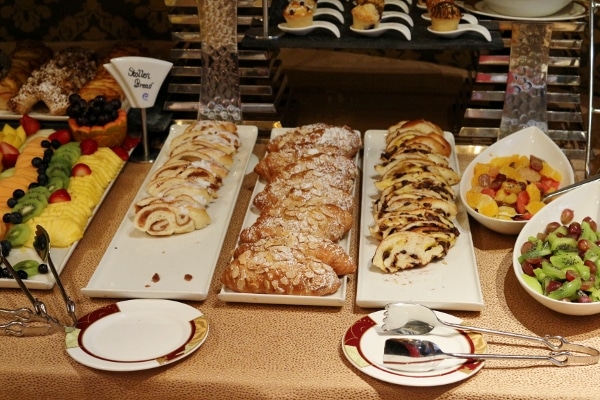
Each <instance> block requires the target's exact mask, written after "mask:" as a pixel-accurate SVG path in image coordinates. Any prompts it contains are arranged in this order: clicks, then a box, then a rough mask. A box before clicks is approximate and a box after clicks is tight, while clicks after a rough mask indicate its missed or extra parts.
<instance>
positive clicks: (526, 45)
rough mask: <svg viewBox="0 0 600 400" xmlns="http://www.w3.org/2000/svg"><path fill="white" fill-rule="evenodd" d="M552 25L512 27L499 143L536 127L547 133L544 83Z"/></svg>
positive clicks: (531, 24) (545, 88)
mask: <svg viewBox="0 0 600 400" xmlns="http://www.w3.org/2000/svg"><path fill="white" fill-rule="evenodd" d="M552 27H553V25H552V24H551V23H550V24H547V23H540V24H536V23H513V26H512V37H511V46H510V61H509V68H508V79H507V83H506V94H505V97H504V109H503V111H502V120H501V121H500V130H499V134H498V139H502V138H503V137H505V136H507V135H509V134H511V133H513V132H516V131H518V130H521V129H523V128H527V127H529V126H537V127H538V128H540V129H541V130H542V131H544V132H548V116H547V109H548V107H547V106H548V104H547V92H548V90H547V79H548V58H549V52H550V40H551V39H552Z"/></svg>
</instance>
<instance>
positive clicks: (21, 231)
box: [5, 224, 31, 247]
mask: <svg viewBox="0 0 600 400" xmlns="http://www.w3.org/2000/svg"><path fill="white" fill-rule="evenodd" d="M29 236H31V228H30V227H29V225H27V224H17V225H13V226H11V227H10V229H9V230H8V232H7V233H6V238H5V239H6V240H8V241H9V242H10V244H11V245H12V247H20V246H23V245H24V244H25V243H26V242H27V240H28V239H29Z"/></svg>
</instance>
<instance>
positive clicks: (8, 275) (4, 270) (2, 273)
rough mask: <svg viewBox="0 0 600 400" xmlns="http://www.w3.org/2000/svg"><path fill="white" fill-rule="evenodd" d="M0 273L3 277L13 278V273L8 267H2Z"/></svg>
mask: <svg viewBox="0 0 600 400" xmlns="http://www.w3.org/2000/svg"><path fill="white" fill-rule="evenodd" d="M0 275H1V277H2V278H6V279H12V275H11V274H10V271H9V270H8V268H2V270H1V271H0Z"/></svg>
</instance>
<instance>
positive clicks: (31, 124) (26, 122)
mask: <svg viewBox="0 0 600 400" xmlns="http://www.w3.org/2000/svg"><path fill="white" fill-rule="evenodd" d="M19 123H20V124H21V126H22V127H23V129H24V130H25V134H26V135H27V136H31V135H33V134H34V133H36V132H37V131H39V130H40V122H39V121H38V120H37V119H35V118H32V117H30V116H29V115H27V114H25V115H23V116H22V117H21V119H20V120H19Z"/></svg>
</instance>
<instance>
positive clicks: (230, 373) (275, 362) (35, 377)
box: [0, 143, 600, 400]
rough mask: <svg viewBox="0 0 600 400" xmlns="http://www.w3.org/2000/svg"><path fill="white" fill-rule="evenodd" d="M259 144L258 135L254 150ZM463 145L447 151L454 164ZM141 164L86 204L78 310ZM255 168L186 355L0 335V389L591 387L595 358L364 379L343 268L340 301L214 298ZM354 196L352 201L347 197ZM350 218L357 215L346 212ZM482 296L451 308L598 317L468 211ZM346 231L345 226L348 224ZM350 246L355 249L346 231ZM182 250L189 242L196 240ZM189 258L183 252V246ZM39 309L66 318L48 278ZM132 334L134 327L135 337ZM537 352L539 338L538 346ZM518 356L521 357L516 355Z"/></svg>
mask: <svg viewBox="0 0 600 400" xmlns="http://www.w3.org/2000/svg"><path fill="white" fill-rule="evenodd" d="M263 153H264V144H262V143H259V144H257V145H256V147H255V154H256V155H257V156H259V157H260V156H261V155H262V154H263ZM471 157H472V156H471V155H469V154H467V153H459V159H460V163H461V168H464V167H465V166H466V164H467V163H468V162H469V161H470V159H471ZM150 167H151V165H150V164H136V163H128V164H127V165H126V167H125V168H124V170H123V172H122V174H121V175H120V177H119V178H118V179H117V181H116V183H115V185H114V186H113V188H112V190H111V192H110V193H109V195H108V196H107V198H106V200H105V201H104V203H103V204H102V206H101V208H100V209H99V210H98V212H97V214H96V216H95V217H94V219H93V221H92V223H91V225H90V226H89V228H88V230H87V232H86V234H85V237H84V238H83V239H82V240H81V241H80V243H79V245H78V246H77V248H76V250H75V251H74V253H73V255H72V257H71V259H70V261H69V262H68V264H67V266H66V268H65V270H64V271H63V274H62V281H63V283H64V285H65V286H66V288H67V291H68V292H69V293H70V294H71V296H72V297H73V298H74V300H75V302H76V303H77V307H78V308H77V313H78V315H79V316H82V315H84V314H86V313H88V312H91V311H93V310H95V309H97V308H99V307H101V306H104V305H107V304H109V303H112V302H114V299H98V298H92V299H90V298H87V297H85V296H83V295H82V294H81V292H80V289H81V288H82V287H85V285H86V284H87V282H88V281H89V279H90V277H91V275H92V273H93V272H94V269H95V268H96V266H97V265H98V263H99V262H100V260H101V258H102V256H103V254H104V251H105V249H106V247H107V246H108V243H109V242H110V240H111V238H112V236H113V235H114V233H115V231H116V230H117V228H118V227H119V224H120V222H121V220H122V218H123V217H124V215H125V214H126V212H127V211H128V207H129V205H130V202H131V200H132V199H133V197H134V196H135V194H136V192H137V190H138V188H139V186H140V184H141V183H142V181H143V180H144V178H145V175H146V173H147V172H148V170H149V169H150ZM255 181H256V175H254V174H253V173H251V174H248V175H247V176H246V177H245V179H244V182H243V186H242V190H241V193H240V196H239V198H238V204H237V207H236V212H235V213H234V216H233V219H232V221H231V224H230V227H229V233H228V235H227V237H226V240H225V243H224V246H223V251H222V253H221V257H220V260H219V264H218V265H217V268H216V272H215V275H214V278H213V281H212V284H211V294H209V296H208V298H207V299H206V300H205V301H203V302H189V303H188V304H190V305H191V306H193V307H196V308H198V309H200V310H201V311H202V312H203V313H204V314H205V315H206V317H207V319H208V321H209V324H210V331H209V334H208V337H207V339H206V342H205V343H204V344H203V345H202V346H201V347H200V348H199V349H198V351H196V352H195V353H193V354H191V355H190V356H189V357H188V358H185V359H183V360H181V361H178V362H176V363H173V364H170V365H168V366H165V367H161V368H156V369H151V370H146V371H138V372H127V373H123V372H105V371H99V370H94V369H91V368H88V367H86V366H83V365H81V364H79V363H77V362H76V361H74V360H73V359H72V358H71V357H69V356H68V354H67V353H66V351H65V340H64V339H65V337H64V334H62V333H56V334H53V335H49V336H37V337H9V336H5V337H2V338H1V339H0V340H1V341H2V352H1V355H0V365H1V367H0V368H1V370H2V375H3V384H2V390H1V393H2V394H1V395H0V397H1V398H35V399H42V398H52V399H59V398H60V399H86V398H111V399H143V398H147V399H151V398H160V399H167V398H188V399H189V398H202V399H213V398H214V399H224V398H236V399H238V398H239V399H266V398H272V399H296V398H298V399H388V398H389V399H398V398H410V399H438V398H439V399H442V398H443V399H471V400H472V399H537V398H539V399H575V398H580V399H593V398H597V396H598V395H597V390H596V389H597V388H598V383H597V377H598V374H599V373H600V366H599V365H593V366H587V367H562V368H561V367H555V366H553V365H551V364H538V365H537V366H532V365H530V364H520V363H519V362H511V363H506V362H500V361H487V362H486V365H485V367H484V368H483V369H482V370H481V371H479V372H478V373H477V374H475V375H474V376H472V377H471V378H469V379H467V380H464V381H462V382H459V383H455V384H451V385H445V386H434V387H405V386H399V385H395V384H389V383H385V382H381V381H379V380H376V379H373V378H371V377H369V376H367V375H365V374H363V373H361V372H360V371H358V370H357V369H355V368H354V367H353V366H352V365H351V364H350V363H349V362H348V361H347V360H346V358H345V357H344V355H343V353H342V349H341V342H342V336H343V335H344V333H345V332H346V330H347V329H348V328H349V327H350V326H351V325H352V324H353V323H354V322H356V321H357V320H358V319H360V318H361V317H363V316H365V315H367V314H369V313H372V312H374V311H377V310H374V309H364V308H359V307H357V306H355V284H356V281H355V279H354V278H351V279H350V285H349V291H348V295H347V299H346V302H345V304H344V305H343V306H342V307H340V308H337V307H309V306H283V305H282V306H280V305H264V304H243V303H224V302H222V301H220V300H218V298H217V293H218V291H219V290H220V287H221V285H220V283H219V276H220V272H221V270H222V269H223V267H224V265H225V263H226V262H227V261H228V259H229V255H230V253H231V251H232V249H233V247H234V245H235V242H236V239H237V235H238V233H239V230H240V227H241V224H242V220H243V215H244V212H245V210H246V207H247V204H248V202H249V201H250V195H251V193H252V188H253V185H254V183H255ZM357 208H358V207H357ZM356 221H358V218H357V219H356ZM471 230H472V236H473V241H474V247H475V253H476V257H477V262H478V267H479V274H480V278H481V285H482V290H483V294H484V300H485V307H484V310H483V311H482V312H451V313H452V314H453V315H455V316H457V317H460V318H462V319H463V320H464V321H465V322H466V323H468V324H472V325H477V326H482V327H487V328H496V329H502V330H510V331H515V332H520V333H526V334H536V335H544V334H557V335H563V336H565V337H567V338H568V339H570V340H572V341H575V342H583V343H586V344H589V345H591V346H594V347H597V348H600V319H599V317H597V316H591V317H570V316H565V315H561V314H556V313H554V312H552V311H550V310H548V309H546V308H544V307H543V306H541V305H538V304H537V303H535V302H534V301H533V300H532V299H531V298H530V297H529V295H527V294H526V293H525V292H524V291H523V290H522V289H521V287H520V286H519V284H518V282H517V280H516V278H515V277H514V276H513V274H512V265H511V263H512V257H511V253H512V248H513V245H514V240H515V237H512V236H502V235H499V234H495V233H493V232H490V231H488V230H486V229H485V228H483V227H481V226H480V225H478V224H477V223H476V222H475V221H473V220H471ZM355 231H356V230H355ZM353 243H354V246H353V253H354V255H356V252H357V251H358V249H357V246H356V243H357V240H356V238H354V240H353ZM194 251H198V252H199V251H201V246H199V247H198V248H197V249H194ZM190 262H194V261H193V257H191V258H190ZM36 295H38V296H39V298H40V299H41V300H43V301H44V302H45V303H46V304H47V306H48V308H49V310H50V312H51V313H53V314H55V315H58V316H60V317H61V319H62V320H64V321H67V320H68V319H67V316H66V315H65V312H64V306H63V303H62V299H61V297H60V293H59V291H58V289H57V288H54V289H53V290H50V291H36ZM1 299H2V300H0V305H1V306H2V307H4V308H15V307H22V306H27V305H28V303H27V300H26V298H25V296H24V295H23V294H22V293H21V292H20V291H19V290H15V289H4V293H3V295H2V297H1ZM486 339H487V341H488V345H489V351H490V352H513V353H515V352H519V351H520V349H518V348H515V347H514V346H510V345H507V343H510V341H509V342H505V341H504V339H502V338H500V339H498V338H495V337H488V336H486ZM140 340H143V338H140ZM542 352H543V350H542ZM525 366H527V367H525Z"/></svg>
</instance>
